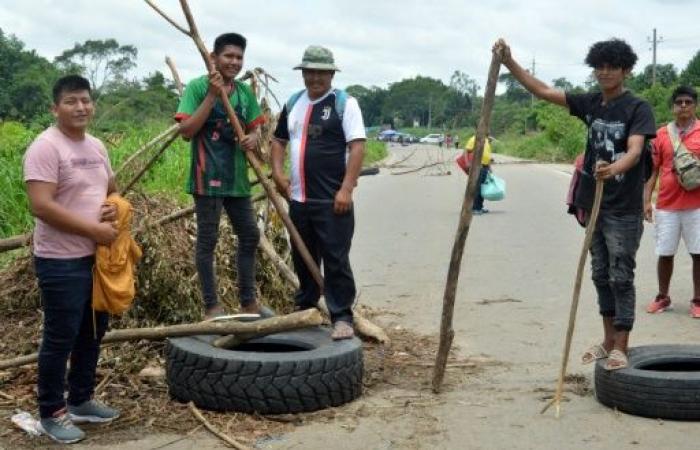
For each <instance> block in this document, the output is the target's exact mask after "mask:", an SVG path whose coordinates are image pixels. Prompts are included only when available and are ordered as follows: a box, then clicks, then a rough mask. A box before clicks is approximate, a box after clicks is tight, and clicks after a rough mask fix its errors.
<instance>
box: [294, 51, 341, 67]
mask: <svg viewBox="0 0 700 450" xmlns="http://www.w3.org/2000/svg"><path fill="white" fill-rule="evenodd" d="M297 69H316V70H332V71H339V70H340V69H338V67H337V66H336V65H335V61H334V59H333V53H332V52H331V51H330V50H328V49H327V48H325V47H321V46H320V45H310V46H308V47H307V48H306V50H304V56H303V57H302V58H301V64H299V65H298V66H295V67H294V70H297Z"/></svg>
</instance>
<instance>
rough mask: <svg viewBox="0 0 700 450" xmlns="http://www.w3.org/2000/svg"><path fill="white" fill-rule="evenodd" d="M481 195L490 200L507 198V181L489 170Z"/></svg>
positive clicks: (482, 185)
mask: <svg viewBox="0 0 700 450" xmlns="http://www.w3.org/2000/svg"><path fill="white" fill-rule="evenodd" d="M481 196H482V197H484V200H488V201H490V202H496V201H498V200H503V199H504V198H506V181H505V180H504V179H503V178H500V177H498V176H496V175H494V174H493V172H491V171H489V173H488V174H487V175H486V180H484V182H483V183H482V184H481Z"/></svg>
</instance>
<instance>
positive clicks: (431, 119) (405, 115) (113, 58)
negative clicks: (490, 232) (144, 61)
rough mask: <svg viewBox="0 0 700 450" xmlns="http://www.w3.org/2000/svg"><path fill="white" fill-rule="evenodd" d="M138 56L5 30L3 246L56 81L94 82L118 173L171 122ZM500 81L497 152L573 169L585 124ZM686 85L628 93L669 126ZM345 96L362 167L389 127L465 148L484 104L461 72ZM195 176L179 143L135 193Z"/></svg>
mask: <svg viewBox="0 0 700 450" xmlns="http://www.w3.org/2000/svg"><path fill="white" fill-rule="evenodd" d="M137 55H138V50H137V49H136V48H135V47H133V46H131V45H122V44H120V43H118V42H117V41H115V40H114V39H104V40H87V41H85V42H84V43H82V44H80V43H76V44H75V46H74V47H73V48H71V49H68V50H65V51H64V52H62V53H61V54H60V55H59V56H58V57H57V58H55V60H54V61H49V60H47V59H46V58H44V57H42V56H40V55H38V54H37V53H36V52H35V51H34V50H28V49H25V48H24V44H23V43H22V42H21V41H20V40H19V39H18V38H16V37H15V36H12V35H7V34H5V33H4V32H3V31H2V30H0V60H2V61H3V64H1V65H0V83H1V84H2V89H0V189H1V190H2V191H1V192H2V193H3V195H2V196H1V198H0V217H2V218H3V219H2V221H0V238H2V237H7V236H11V235H15V234H19V233H22V232H25V231H26V230H28V229H30V228H31V225H32V219H31V217H30V214H29V212H28V207H27V200H26V195H25V192H24V185H23V182H22V179H21V177H22V168H21V163H22V155H23V154H24V151H25V150H26V147H27V145H28V144H29V143H30V142H31V140H32V139H33V138H34V137H35V136H36V135H37V134H38V133H39V132H41V131H42V130H43V129H45V128H46V127H47V126H48V125H50V124H51V123H52V121H53V117H52V116H51V114H50V113H49V107H50V103H51V86H52V85H53V83H54V81H55V80H56V79H57V78H58V77H60V76H62V75H64V74H66V73H76V72H79V73H82V74H83V75H85V76H86V77H88V78H89V79H90V80H91V81H92V83H93V85H94V87H95V91H94V93H95V97H96V99H97V110H96V116H95V120H94V122H93V126H92V130H91V132H92V133H93V134H95V135H96V136H97V137H99V138H101V139H103V140H104V142H105V143H106V145H107V147H108V149H109V154H110V158H111V160H112V166H113V168H115V169H117V168H118V167H119V166H120V165H121V162H122V161H124V159H125V158H126V156H127V155H129V154H131V153H132V152H134V151H135V150H136V149H138V148H140V147H141V146H142V144H143V143H145V142H147V141H148V140H150V139H151V138H153V137H154V136H156V135H157V134H158V133H160V132H161V131H162V130H164V129H165V128H166V127H167V126H168V125H169V124H170V123H172V122H171V120H172V119H171V117H172V113H173V111H174V110H175V108H176V106H177V94H176V93H175V89H174V86H173V83H172V82H171V81H170V80H168V79H166V78H165V76H164V75H163V74H162V73H160V72H155V73H152V74H150V75H149V76H147V77H145V78H143V79H142V80H137V79H134V78H133V77H131V76H130V75H129V72H130V71H131V70H132V69H133V68H134V67H135V66H136V56H137ZM499 82H500V83H502V84H503V85H504V87H505V90H504V92H503V93H502V94H500V95H498V96H497V97H496V101H495V104H494V109H493V113H492V117H491V129H490V134H491V136H494V137H495V138H496V140H495V141H494V147H495V151H496V152H501V153H507V154H511V155H515V156H521V157H524V158H534V159H540V160H545V161H571V160H572V159H573V158H574V157H575V156H576V155H577V154H579V153H580V152H581V151H583V147H584V143H585V132H584V127H583V124H582V123H580V121H578V120H577V119H575V118H573V117H571V116H570V115H569V114H568V113H567V111H566V110H565V109H563V108H558V107H556V106H553V105H549V104H546V103H544V102H542V101H534V100H533V98H532V96H531V95H530V94H529V93H528V92H526V91H525V90H524V89H523V87H522V86H520V84H519V83H518V82H517V81H516V80H515V79H514V78H513V77H512V76H511V75H510V74H509V73H507V72H503V73H502V74H501V76H500V77H499ZM551 83H552V85H554V86H556V87H558V88H560V89H565V90H567V91H574V92H585V91H588V90H591V89H594V88H595V82H594V81H593V80H592V79H589V80H588V81H587V82H586V83H584V85H583V86H575V85H573V84H572V83H571V82H569V81H568V80H566V79H565V78H558V79H556V80H552V82H551ZM679 83H685V84H691V85H695V86H700V52H697V53H696V54H695V56H694V57H693V58H692V59H691V60H690V61H689V62H688V64H687V66H686V67H685V68H684V69H682V70H680V71H679V70H678V69H676V68H675V67H674V66H673V65H671V64H661V65H657V67H656V83H655V84H653V85H652V71H651V66H647V67H644V68H643V69H642V70H641V71H639V72H638V73H635V74H633V75H632V76H631V77H630V79H629V80H628V83H627V86H628V88H629V89H631V90H632V91H634V92H635V93H636V94H637V95H640V96H641V97H643V98H645V99H646V100H647V101H649V103H650V104H651V105H652V107H653V108H654V113H655V115H656V119H657V122H658V124H659V125H661V124H663V123H665V122H667V121H668V120H670V119H671V110H670V105H669V102H668V98H669V96H670V93H671V91H672V90H673V89H674V88H675V87H676V86H677V85H678V84H679ZM347 90H348V92H349V93H350V94H351V95H353V96H355V97H356V98H357V99H358V102H359V103H360V107H361V109H362V111H363V115H364V119H365V124H366V125H367V126H368V127H369V128H370V129H372V133H370V139H369V140H368V141H367V153H366V156H365V161H364V163H365V165H371V164H373V163H375V162H377V161H379V160H381V159H383V158H384V157H385V156H386V146H385V144H384V143H382V142H378V141H376V140H375V139H374V136H376V132H377V131H378V130H380V129H383V128H385V127H387V126H390V127H392V128H395V129H398V130H400V131H403V132H406V133H411V134H413V135H414V136H417V137H422V136H425V135H427V134H430V133H443V134H445V135H447V134H452V135H453V136H454V135H455V134H457V135H458V136H459V139H460V144H461V145H462V146H463V145H464V143H465V142H466V140H467V139H468V138H469V137H470V136H472V135H473V134H474V128H475V127H476V125H477V121H478V119H479V113H480V105H481V103H482V100H483V99H482V98H481V97H480V96H479V94H478V92H479V90H480V87H479V86H478V85H477V83H476V82H475V81H474V79H473V78H472V77H471V76H470V75H468V74H466V73H464V72H461V71H459V70H455V71H454V72H453V74H452V76H451V77H450V80H449V83H447V84H446V83H444V82H443V81H441V80H438V79H434V78H430V77H424V76H416V77H414V78H410V79H404V80H400V81H397V82H394V83H390V84H389V85H388V87H386V88H381V87H377V86H371V87H365V86H361V85H352V86H348V87H347ZM414 125H417V126H416V127H414ZM188 167H189V146H188V144H187V143H186V142H184V141H183V140H180V139H178V140H177V141H176V142H175V143H174V144H173V145H172V146H171V147H170V148H169V149H168V150H166V152H165V154H164V155H163V157H162V158H161V159H160V160H159V161H158V163H157V164H156V165H155V166H154V167H153V168H152V169H151V170H150V171H149V172H148V174H147V175H146V176H145V177H144V178H143V180H142V181H141V183H140V184H139V185H138V190H139V191H140V192H142V193H144V194H145V195H157V194H162V195H167V196H169V197H172V198H175V199H176V200H177V201H178V202H180V203H182V204H186V203H189V198H188V196H187V195H186V194H185V193H184V185H185V178H186V174H187V170H188ZM130 175H131V174H129V173H128V172H125V173H124V174H122V176H121V177H120V180H119V181H120V182H122V183H124V182H126V181H127V180H128V179H129V178H130Z"/></svg>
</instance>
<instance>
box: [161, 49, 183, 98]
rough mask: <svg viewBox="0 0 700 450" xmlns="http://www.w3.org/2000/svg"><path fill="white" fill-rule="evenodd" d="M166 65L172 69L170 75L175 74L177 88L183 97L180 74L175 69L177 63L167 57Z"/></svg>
mask: <svg viewBox="0 0 700 450" xmlns="http://www.w3.org/2000/svg"><path fill="white" fill-rule="evenodd" d="M165 64H167V65H168V67H169V68H170V73H172V74H173V80H174V81H175V88H176V89H177V93H178V95H180V96H181V97H182V91H183V88H182V80H181V79H180V74H179V73H177V68H176V67H175V62H174V61H173V60H172V59H171V58H170V56H166V57H165Z"/></svg>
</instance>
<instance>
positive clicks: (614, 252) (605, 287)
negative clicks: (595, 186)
mask: <svg viewBox="0 0 700 450" xmlns="http://www.w3.org/2000/svg"><path fill="white" fill-rule="evenodd" d="M643 230H644V225H643V224H642V214H641V213H638V214H614V213H611V212H606V211H601V212H600V215H599V216H598V222H597V223H596V229H595V232H594V233H593V241H592V242H591V272H592V278H593V284H594V285H595V287H596V291H597V292H598V306H599V308H600V315H601V316H603V317H612V318H613V325H614V327H615V329H616V330H618V331H630V330H631V329H632V326H633V325H634V306H635V299H636V296H635V290H634V269H635V267H636V262H635V257H636V254H637V249H638V248H639V241H640V240H641V238H642V231H643Z"/></svg>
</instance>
